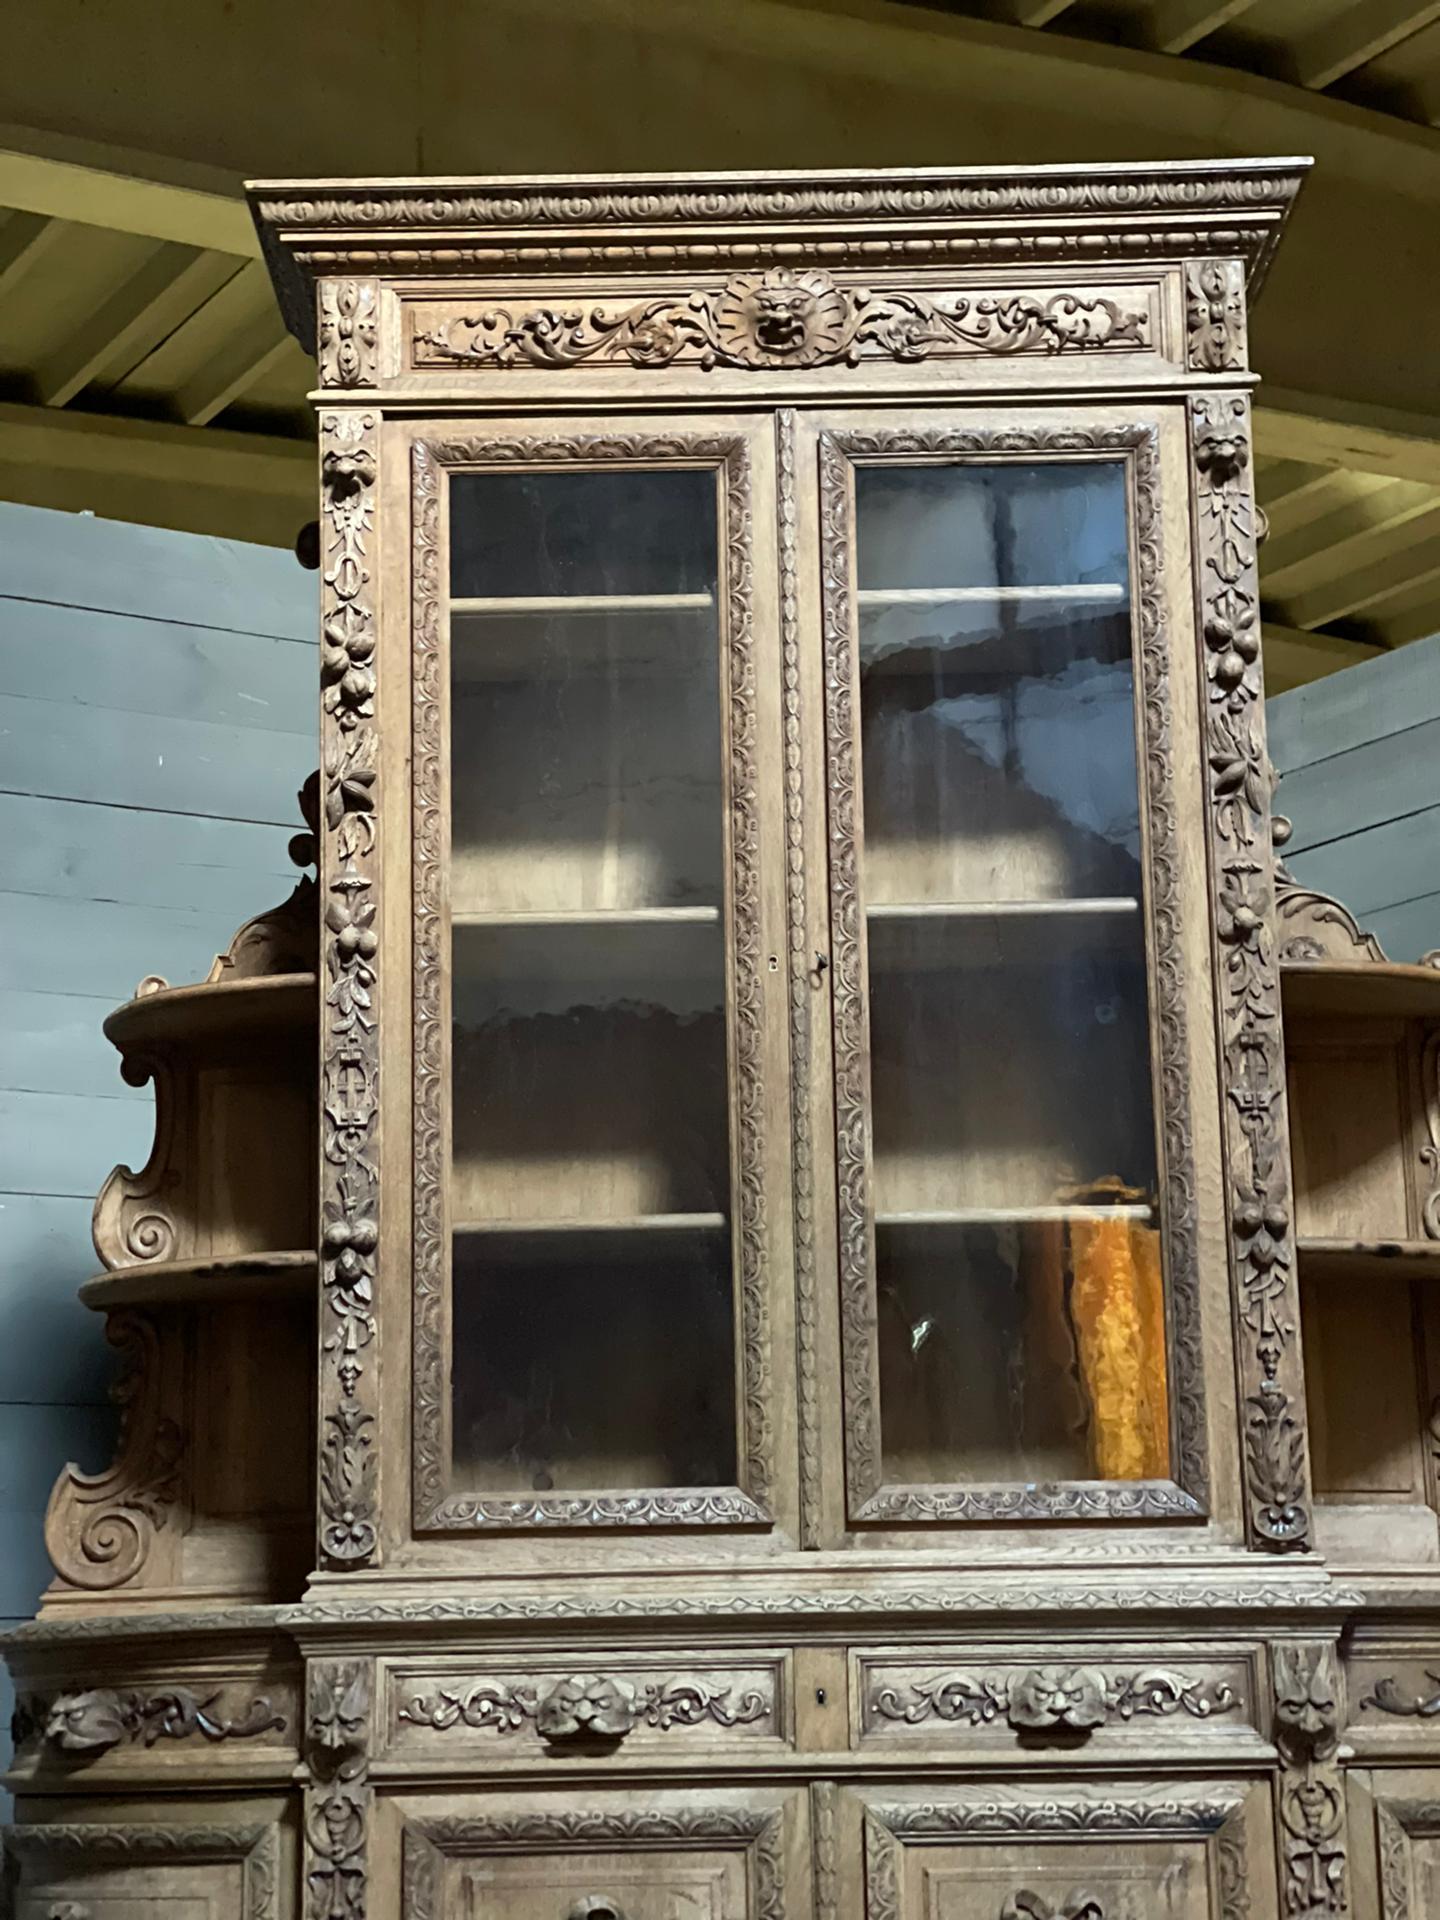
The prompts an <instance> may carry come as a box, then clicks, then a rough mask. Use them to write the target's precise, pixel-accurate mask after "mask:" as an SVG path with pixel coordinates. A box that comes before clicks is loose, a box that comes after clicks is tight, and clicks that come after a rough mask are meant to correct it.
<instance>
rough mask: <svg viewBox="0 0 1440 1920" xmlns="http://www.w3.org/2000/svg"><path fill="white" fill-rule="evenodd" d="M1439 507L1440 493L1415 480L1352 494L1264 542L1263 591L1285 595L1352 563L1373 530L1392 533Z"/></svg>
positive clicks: (1369, 542) (1368, 544) (1369, 544)
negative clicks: (1328, 510) (1306, 522)
mask: <svg viewBox="0 0 1440 1920" xmlns="http://www.w3.org/2000/svg"><path fill="white" fill-rule="evenodd" d="M1435 507H1440V493H1437V491H1436V489H1435V488H1434V487H1427V486H1424V485H1422V484H1421V482H1419V481H1418V480H1387V481H1384V482H1382V483H1381V485H1380V486H1378V487H1372V488H1370V489H1369V490H1368V491H1366V492H1363V493H1357V494H1354V495H1352V496H1351V497H1350V498H1349V499H1347V500H1345V501H1343V502H1342V504H1341V505H1340V506H1339V507H1338V508H1337V509H1336V511H1335V512H1334V513H1328V514H1326V515H1325V516H1324V517H1323V518H1322V519H1319V520H1316V521H1314V522H1312V523H1311V524H1310V525H1309V526H1306V527H1301V528H1298V529H1295V530H1293V531H1291V532H1289V533H1287V534H1286V536H1285V537H1284V538H1282V539H1273V538H1272V539H1271V540H1269V541H1267V542H1266V544H1265V547H1264V549H1263V553H1262V557H1261V579H1262V584H1263V590H1264V592H1265V593H1266V594H1267V595H1272V594H1273V595H1278V596H1279V597H1280V598H1281V599H1284V598H1285V597H1286V596H1287V595H1289V594H1292V593H1300V592H1303V591H1304V589H1305V588H1306V587H1308V586H1310V585H1312V584H1314V583H1315V582H1317V581H1319V580H1328V579H1330V578H1331V577H1332V576H1333V575H1334V574H1336V573H1338V572H1340V571H1342V570H1343V569H1345V568H1346V567H1350V566H1353V565H1354V564H1355V559H1354V556H1355V554H1356V553H1357V552H1359V551H1361V550H1364V549H1366V548H1367V547H1370V548H1373V547H1374V545H1376V544H1377V542H1376V541H1375V540H1374V539H1373V538H1372V536H1376V535H1382V534H1390V533H1393V532H1396V531H1398V530H1399V529H1400V528H1402V527H1404V526H1405V525H1407V524H1408V523H1409V522H1410V521H1411V520H1414V519H1417V518H1418V517H1419V516H1420V515H1421V514H1423V513H1426V512H1428V511H1429V510H1430V509H1432V508H1435Z"/></svg>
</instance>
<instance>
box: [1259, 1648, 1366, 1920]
mask: <svg viewBox="0 0 1440 1920" xmlns="http://www.w3.org/2000/svg"><path fill="white" fill-rule="evenodd" d="M1271 1661H1272V1666H1273V1669H1274V1682H1275V1745H1276V1746H1277V1747H1278V1749H1279V1751H1280V1760H1281V1765H1282V1768H1283V1772H1282V1774H1281V1778H1280V1789H1279V1799H1278V1802H1277V1807H1276V1818H1277V1824H1278V1829H1279V1838H1280V1853H1281V1860H1282V1862H1283V1866H1282V1875H1281V1893H1282V1902H1283V1911H1284V1913H1285V1915H1286V1916H1293V1917H1294V1920H1301V1917H1302V1916H1303V1917H1304V1920H1318V1917H1319V1916H1323V1915H1332V1914H1343V1913H1345V1912H1346V1910H1347V1908H1348V1905H1349V1894H1348V1890H1347V1885H1346V1858H1345V1783H1344V1780H1343V1778H1342V1776H1341V1771H1340V1765H1339V1754H1340V1728H1341V1725H1342V1724H1343V1721H1342V1714H1341V1701H1340V1687H1341V1679H1340V1663H1339V1660H1338V1659H1337V1658H1336V1653H1335V1648H1334V1646H1333V1645H1332V1644H1331V1643H1330V1642H1329V1641H1324V1640H1314V1641H1305V1640H1301V1641H1293V1642H1285V1643H1281V1644H1279V1645H1277V1646H1275V1647H1273V1648H1272V1649H1271Z"/></svg>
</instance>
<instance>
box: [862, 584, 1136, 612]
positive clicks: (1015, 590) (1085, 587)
mask: <svg viewBox="0 0 1440 1920" xmlns="http://www.w3.org/2000/svg"><path fill="white" fill-rule="evenodd" d="M1128 592H1129V588H1128V587H1125V586H1122V585H1120V584H1119V583H1118V582H1114V581H1108V580H1101V581H1093V580H1092V581H1075V582H1072V583H1067V582H1065V581H1056V582H1055V583H1054V584H1053V585H1044V586H1034V587H860V588H859V589H857V591H856V594H855V603H856V605H857V606H859V607H862V608H865V607H932V606H944V605H949V604H950V603H952V602H956V603H960V604H964V603H965V602H973V601H1006V602H1015V601H1052V600H1060V601H1067V602H1071V601H1089V602H1096V601H1099V602H1105V603H1107V604H1110V605H1115V604H1117V603H1118V602H1120V601H1122V600H1123V599H1124V598H1125V596H1126V594H1127V593H1128Z"/></svg>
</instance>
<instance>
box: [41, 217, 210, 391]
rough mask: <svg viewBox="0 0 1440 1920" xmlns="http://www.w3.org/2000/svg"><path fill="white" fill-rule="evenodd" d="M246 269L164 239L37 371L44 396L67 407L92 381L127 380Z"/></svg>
mask: <svg viewBox="0 0 1440 1920" xmlns="http://www.w3.org/2000/svg"><path fill="white" fill-rule="evenodd" d="M239 267H240V262H239V261H238V260H237V259H236V258H235V256H234V254H224V253H199V254H197V253H195V252H194V251H193V250H192V249H191V248H190V247H182V246H179V245H177V244H176V243H174V242H173V241H164V242H161V243H160V244H159V245H158V246H157V247H156V249H155V251H154V252H153V253H152V254H151V256H150V258H149V259H148V260H146V261H145V263H144V265H143V266H142V267H141V268H140V269H139V271H138V272H137V273H134V274H132V275H131V277H130V278H129V279H128V280H127V281H126V282H125V284H124V285H123V286H122V287H119V288H117V289H116V291H115V293H114V294H113V295H112V296H111V298H110V299H108V300H106V301H105V302H104V303H103V304H102V305H101V306H100V307H99V308H98V309H97V310H96V311H95V312H94V313H92V314H90V315H88V316H87V317H86V318H85V319H84V320H83V321H82V322H81V324H80V325H79V326H78V327H77V328H76V329H75V331H74V332H73V333H71V334H70V335H68V336H67V337H66V338H65V339H64V340H62V341H61V343H60V345H59V347H58V348H57V349H56V350H55V352H54V353H53V354H52V355H51V357H50V358H49V359H48V360H47V361H46V362H45V363H44V364H43V365H42V366H41V367H39V368H38V369H37V370H36V372H35V376H34V380H33V386H34V392H35V397H36V399H38V400H39V401H40V402H41V404H42V405H44V406H47V407H64V406H68V405H69V403H70V402H71V401H72V400H73V399H74V398H75V396H76V394H77V393H81V392H83V390H84V389H85V388H86V387H87V386H89V385H91V384H92V382H97V381H101V382H103V381H105V380H107V379H108V380H112V381H113V380H119V379H123V378H124V376H125V375H126V374H127V373H128V372H129V371H130V369H131V368H132V367H133V366H135V365H136V364H137V362H138V361H140V360H143V359H144V357H145V355H146V354H147V353H149V352H150V351H151V349H152V348H154V347H155V346H157V345H158V344H159V342H160V341H161V340H163V339H164V338H165V336H166V335H167V334H168V333H170V332H171V330H172V329H173V328H175V327H178V326H179V325H180V323H181V322H182V321H183V320H185V319H187V318H188V317H189V315H190V314H192V313H193V312H194V311H195V309H196V308H197V307H199V306H200V305H202V303H203V302H204V301H206V300H208V299H209V298H210V296H211V294H212V293H214V292H216V291H217V289H219V288H220V287H222V286H224V284H225V282H226V281H227V280H228V279H230V278H231V277H232V275H234V274H235V273H236V272H237V271H238V270H239Z"/></svg>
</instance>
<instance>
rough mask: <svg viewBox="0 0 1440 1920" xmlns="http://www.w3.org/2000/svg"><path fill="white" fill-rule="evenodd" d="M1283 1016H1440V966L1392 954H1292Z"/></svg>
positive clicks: (1285, 969)
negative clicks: (1414, 963) (1406, 961)
mask: <svg viewBox="0 0 1440 1920" xmlns="http://www.w3.org/2000/svg"><path fill="white" fill-rule="evenodd" d="M1280 984H1281V990H1282V994H1283V1004H1284V1012H1285V1018H1286V1019H1287V1020H1292V1019H1311V1018H1313V1019H1335V1018H1340V1019H1346V1020H1367V1019H1368V1020H1415V1019H1426V1018H1429V1019H1440V967H1411V966H1405V965H1402V964H1401V963H1400V962H1399V961H1394V960H1360V961H1343V960H1292V961H1287V962H1285V964H1284V965H1283V966H1282V967H1281V969H1280Z"/></svg>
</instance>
